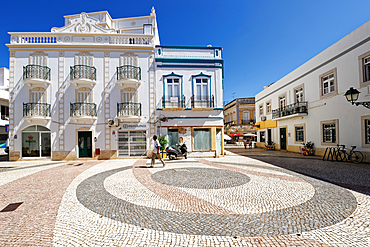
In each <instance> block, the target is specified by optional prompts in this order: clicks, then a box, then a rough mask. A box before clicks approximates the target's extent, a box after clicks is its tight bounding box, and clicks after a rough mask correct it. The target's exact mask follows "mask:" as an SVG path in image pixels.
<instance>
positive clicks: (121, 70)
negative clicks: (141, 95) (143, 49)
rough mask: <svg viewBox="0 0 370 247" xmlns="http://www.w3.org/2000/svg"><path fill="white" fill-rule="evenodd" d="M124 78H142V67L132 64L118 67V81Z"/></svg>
mask: <svg viewBox="0 0 370 247" xmlns="http://www.w3.org/2000/svg"><path fill="white" fill-rule="evenodd" d="M124 79H135V80H138V81H140V80H141V68H140V67H135V66H132V65H123V66H121V67H117V81H120V80H124Z"/></svg>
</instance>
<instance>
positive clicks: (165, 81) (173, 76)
mask: <svg viewBox="0 0 370 247" xmlns="http://www.w3.org/2000/svg"><path fill="white" fill-rule="evenodd" d="M167 79H179V91H180V92H179V99H178V100H179V101H181V100H182V98H183V95H184V90H183V76H182V75H178V74H175V73H173V72H172V73H171V74H168V75H163V76H162V80H163V87H162V89H163V98H164V99H165V100H170V99H167V98H168V93H167V90H166V89H167V88H168V84H167ZM184 104H185V102H184ZM166 108H167V107H166ZM168 108H171V107H168Z"/></svg>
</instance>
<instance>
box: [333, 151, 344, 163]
mask: <svg viewBox="0 0 370 247" xmlns="http://www.w3.org/2000/svg"><path fill="white" fill-rule="evenodd" d="M345 158H346V155H345V154H344V153H343V151H341V150H337V151H336V152H335V160H336V161H344V159H345Z"/></svg>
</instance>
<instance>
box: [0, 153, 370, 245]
mask: <svg viewBox="0 0 370 247" xmlns="http://www.w3.org/2000/svg"><path fill="white" fill-rule="evenodd" d="M233 151H234V152H228V155H227V156H225V157H223V158H218V159H208V158H207V159H190V158H189V159H186V160H185V159H182V160H177V161H167V162H166V166H165V167H162V165H161V164H160V163H159V161H157V162H156V165H155V167H154V168H149V166H150V160H133V159H124V160H109V161H88V162H82V163H79V162H74V163H68V164H66V163H55V164H54V163H53V164H47V163H45V164H36V163H35V164H34V165H25V166H23V167H18V168H11V169H5V170H2V171H0V191H1V192H0V210H2V209H3V210H2V212H0V246H356V247H357V246H360V247H361V246H364V247H365V246H370V239H369V236H370V196H369V193H367V188H368V186H369V185H370V183H367V181H366V179H368V178H366V177H364V176H363V174H359V175H358V176H357V180H353V179H354V178H355V175H348V174H345V173H344V174H342V176H340V174H339V172H334V174H333V172H329V171H326V170H325V168H323V167H322V166H326V169H329V170H330V169H331V166H328V164H325V163H323V161H321V160H319V159H318V158H311V159H304V158H302V157H299V156H295V155H294V154H289V153H279V152H272V153H268V152H262V151H261V150H253V149H252V150H242V149H235V150H233ZM248 152H249V153H248ZM236 153H239V154H236ZM273 153H274V155H272V154H273ZM248 156H250V157H248ZM251 157H253V158H251ZM263 159H271V160H269V162H267V161H266V160H263ZM320 162H321V165H319V163H320ZM311 163H312V164H313V165H312V164H311ZM294 164H295V165H294ZM304 164H306V165H304ZM346 165H347V166H348V165H350V164H340V167H339V168H340V169H341V170H343V171H346V169H348V168H346ZM284 166H286V167H284ZM316 166H317V167H319V168H320V169H319V168H316ZM297 167H299V169H298V168H297ZM304 167H306V168H305V169H306V170H305V169H304ZM293 168H295V169H293ZM35 169H37V170H35ZM312 170H314V171H315V170H316V171H317V173H319V174H314V173H313V172H312ZM361 172H365V175H366V166H364V167H363V166H354V167H352V173H355V174H357V173H361ZM22 173H23V174H24V175H22ZM326 173H327V174H328V176H325V174H326ZM319 175H320V176H321V177H320V176H319ZM329 175H330V176H329ZM3 178H4V181H5V182H1V181H3ZM342 184H345V185H346V186H347V187H351V186H352V187H353V188H355V187H356V186H357V187H356V188H357V190H352V189H348V188H345V187H344V186H339V185H342ZM352 187H351V188H352ZM358 188H360V189H358ZM17 202H22V204H20V206H19V207H18V208H16V209H15V210H14V211H10V212H4V211H6V210H4V208H6V206H7V205H8V204H10V203H17Z"/></svg>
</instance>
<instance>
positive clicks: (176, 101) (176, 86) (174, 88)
mask: <svg viewBox="0 0 370 247" xmlns="http://www.w3.org/2000/svg"><path fill="white" fill-rule="evenodd" d="M166 101H167V102H166V107H173V108H177V107H180V101H181V98H180V79H179V78H168V79H167V90H166Z"/></svg>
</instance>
